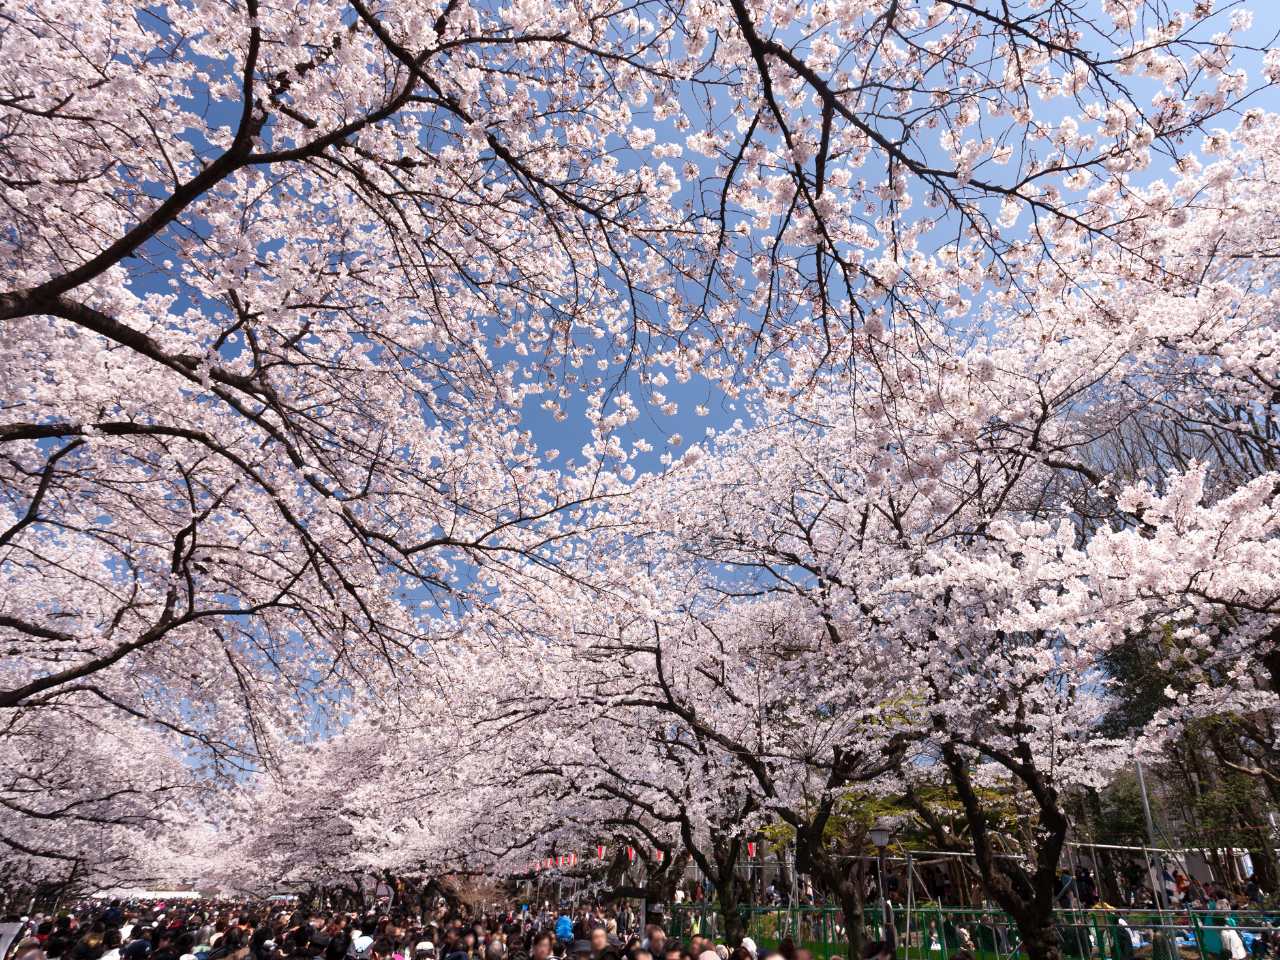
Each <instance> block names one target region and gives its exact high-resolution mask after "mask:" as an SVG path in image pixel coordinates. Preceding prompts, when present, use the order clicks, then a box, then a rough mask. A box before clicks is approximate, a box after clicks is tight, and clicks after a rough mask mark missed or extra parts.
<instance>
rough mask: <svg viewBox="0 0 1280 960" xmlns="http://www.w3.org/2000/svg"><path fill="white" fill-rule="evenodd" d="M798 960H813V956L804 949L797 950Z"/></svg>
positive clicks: (798, 948)
mask: <svg viewBox="0 0 1280 960" xmlns="http://www.w3.org/2000/svg"><path fill="white" fill-rule="evenodd" d="M796 960H813V954H812V953H810V952H809V951H808V950H806V949H805V948H804V947H797V948H796Z"/></svg>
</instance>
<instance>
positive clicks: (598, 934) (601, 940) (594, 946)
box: [591, 927, 609, 957]
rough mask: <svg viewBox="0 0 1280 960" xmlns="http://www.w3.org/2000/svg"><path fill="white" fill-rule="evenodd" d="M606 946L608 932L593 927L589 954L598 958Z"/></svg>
mask: <svg viewBox="0 0 1280 960" xmlns="http://www.w3.org/2000/svg"><path fill="white" fill-rule="evenodd" d="M608 945H609V931H607V930H606V929H605V928H604V927H593V928H592V929H591V952H592V953H594V954H595V955H596V956H597V957H598V956H600V954H601V953H603V952H604V948H605V947H607V946H608Z"/></svg>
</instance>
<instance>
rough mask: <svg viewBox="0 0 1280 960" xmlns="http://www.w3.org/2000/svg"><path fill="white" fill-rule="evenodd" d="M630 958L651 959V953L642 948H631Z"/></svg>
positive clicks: (634, 959)
mask: <svg viewBox="0 0 1280 960" xmlns="http://www.w3.org/2000/svg"><path fill="white" fill-rule="evenodd" d="M631 960H653V954H652V953H650V952H649V951H648V950H644V949H637V950H632V951H631Z"/></svg>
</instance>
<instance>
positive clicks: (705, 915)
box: [670, 903, 1280, 960]
mask: <svg viewBox="0 0 1280 960" xmlns="http://www.w3.org/2000/svg"><path fill="white" fill-rule="evenodd" d="M742 915H743V919H744V921H745V926H746V933H747V936H749V937H751V938H752V939H753V940H755V941H756V943H757V944H758V945H759V946H760V947H762V948H775V949H776V948H777V946H778V945H779V944H780V943H781V942H782V940H783V939H784V938H787V937H790V938H791V940H792V941H793V942H794V943H795V944H796V946H797V947H803V948H804V949H807V950H809V951H810V952H811V953H812V954H813V956H814V958H815V960H833V958H836V957H844V955H845V953H846V952H847V949H846V943H847V940H846V935H847V931H846V928H845V925H844V917H843V915H842V914H841V912H840V911H839V910H838V909H836V908H834V907H802V908H796V909H790V908H771V907H755V908H743V910H742ZM1056 915H1057V925H1058V932H1059V935H1060V936H1061V939H1062V953H1063V955H1064V957H1066V958H1070V960H1231V955H1232V947H1233V946H1234V947H1235V948H1236V952H1237V953H1238V952H1239V951H1240V950H1243V951H1244V952H1245V954H1246V955H1247V956H1248V957H1249V958H1251V960H1257V958H1262V957H1269V958H1270V957H1274V958H1280V911H1271V912H1268V911H1247V912H1246V911H1229V912H1224V911H1217V910H1205V911H1186V910H1182V911H1155V910H1058V911H1056ZM865 922H866V926H865V930H864V936H865V938H866V939H867V940H868V941H870V940H881V939H884V930H883V929H882V924H883V918H882V914H881V911H880V908H879V906H877V905H868V907H867V911H866V915H865ZM893 922H894V927H895V929H896V935H895V938H894V939H895V941H896V943H897V945H898V956H899V957H900V958H904V960H951V957H952V955H953V954H955V953H956V952H957V951H958V950H961V949H967V950H969V951H970V952H972V953H973V955H974V957H975V958H976V960H1012V958H1014V957H1017V956H1019V955H1022V954H1023V952H1022V950H1021V947H1020V943H1019V938H1018V930H1017V927H1016V926H1015V924H1014V923H1013V921H1012V920H1010V919H1009V917H1008V916H1007V915H1006V914H1004V913H1003V912H1001V911H997V910H987V909H974V908H964V907H942V906H936V905H933V904H921V905H917V906H913V907H912V908H911V909H910V910H907V909H906V908H904V907H902V906H900V905H899V906H896V907H895V908H894V910H893ZM670 926H671V930H670V933H671V934H672V935H673V936H676V937H678V938H680V939H682V940H687V939H688V938H689V937H690V936H693V935H694V934H701V935H703V936H709V937H712V938H715V939H723V937H724V929H723V926H724V924H723V920H722V919H721V917H720V915H719V913H718V912H717V911H716V909H715V906H714V904H702V903H699V904H679V905H677V906H675V907H674V909H673V915H672V922H671V925H670ZM1235 938H1238V941H1237V940H1236V939H1235Z"/></svg>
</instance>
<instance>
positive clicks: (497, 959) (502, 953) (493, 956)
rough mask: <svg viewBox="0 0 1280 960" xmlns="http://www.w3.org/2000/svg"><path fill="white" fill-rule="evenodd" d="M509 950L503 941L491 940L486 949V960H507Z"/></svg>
mask: <svg viewBox="0 0 1280 960" xmlns="http://www.w3.org/2000/svg"><path fill="white" fill-rule="evenodd" d="M506 956H507V948H506V947H505V946H503V944H502V941H501V940H491V941H490V942H489V945H488V946H487V947H485V948H484V960H506Z"/></svg>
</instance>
